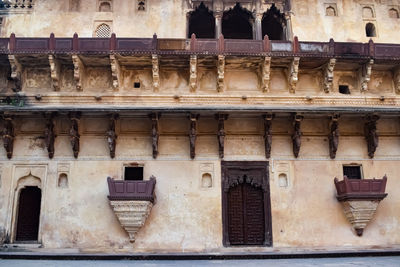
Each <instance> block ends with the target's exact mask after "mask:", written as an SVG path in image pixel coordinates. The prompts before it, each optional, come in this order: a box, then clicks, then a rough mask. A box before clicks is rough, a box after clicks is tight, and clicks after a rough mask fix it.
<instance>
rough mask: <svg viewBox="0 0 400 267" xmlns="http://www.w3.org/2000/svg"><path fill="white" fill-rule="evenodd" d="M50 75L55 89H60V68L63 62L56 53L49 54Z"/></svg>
mask: <svg viewBox="0 0 400 267" xmlns="http://www.w3.org/2000/svg"><path fill="white" fill-rule="evenodd" d="M49 64H50V76H51V82H52V85H53V88H54V91H59V90H60V83H59V82H60V69H61V64H60V62H59V61H58V60H57V59H56V57H55V56H54V55H49Z"/></svg>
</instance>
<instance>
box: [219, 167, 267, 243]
mask: <svg viewBox="0 0 400 267" xmlns="http://www.w3.org/2000/svg"><path fill="white" fill-rule="evenodd" d="M222 188H223V189H222V190H223V192H222V193H223V194H222V211H223V212H222V214H223V218H222V219H223V234H224V238H223V242H224V245H225V246H243V245H244V246H257V245H258V246H272V226H271V208H270V206H271V204H270V196H269V181H268V162H259V161H257V162H244V161H236V162H234V161H231V162H228V161H225V162H222Z"/></svg>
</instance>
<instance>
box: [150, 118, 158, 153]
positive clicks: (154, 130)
mask: <svg viewBox="0 0 400 267" xmlns="http://www.w3.org/2000/svg"><path fill="white" fill-rule="evenodd" d="M160 116H161V115H160V114H159V113H152V114H150V115H149V117H150V119H151V143H152V147H153V158H154V159H155V158H157V156H158V140H159V138H160V133H159V131H158V120H159V119H160Z"/></svg>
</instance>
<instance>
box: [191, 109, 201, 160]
mask: <svg viewBox="0 0 400 267" xmlns="http://www.w3.org/2000/svg"><path fill="white" fill-rule="evenodd" d="M199 117H200V115H199V114H190V116H189V119H190V132H189V143H190V158H191V159H194V158H195V156H196V139H197V120H198V119H199Z"/></svg>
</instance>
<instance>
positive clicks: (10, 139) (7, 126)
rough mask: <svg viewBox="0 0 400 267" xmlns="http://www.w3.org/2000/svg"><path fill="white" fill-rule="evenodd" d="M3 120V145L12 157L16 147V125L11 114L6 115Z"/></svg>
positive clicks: (9, 157)
mask: <svg viewBox="0 0 400 267" xmlns="http://www.w3.org/2000/svg"><path fill="white" fill-rule="evenodd" d="M3 120H4V128H3V132H2V137H3V145H4V148H5V150H6V152H7V158H8V159H11V158H12V154H13V149H14V138H15V133H14V125H13V122H12V117H11V116H6V115H4V116H3Z"/></svg>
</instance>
